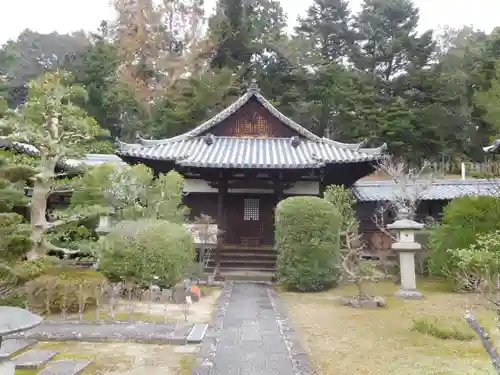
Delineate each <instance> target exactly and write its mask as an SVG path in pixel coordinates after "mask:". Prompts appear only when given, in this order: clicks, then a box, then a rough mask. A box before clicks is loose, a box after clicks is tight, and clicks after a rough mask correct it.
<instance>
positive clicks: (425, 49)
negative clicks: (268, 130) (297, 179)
mask: <svg viewBox="0 0 500 375" xmlns="http://www.w3.org/2000/svg"><path fill="white" fill-rule="evenodd" d="M132 3H133V4H132ZM153 3H154V2H153V1H152V0H137V1H135V2H129V1H128V2H127V1H123V0H116V1H115V4H114V6H115V10H116V14H117V16H116V19H112V20H106V21H103V22H102V25H101V28H100V30H99V32H98V33H94V34H86V33H84V32H77V33H74V34H72V35H61V34H56V33H53V34H48V35H43V34H39V33H36V32H33V31H31V30H25V31H24V32H23V33H21V35H19V37H18V39H17V40H11V41H9V42H7V43H6V44H5V45H4V46H3V47H2V48H1V49H0V78H1V81H0V95H1V96H3V97H4V98H5V99H6V101H7V103H8V105H9V106H10V107H12V108H15V107H17V106H19V105H21V104H22V103H24V102H25V101H26V96H27V91H28V90H27V83H28V82H29V81H31V80H33V79H35V78H37V77H39V76H41V75H42V74H43V73H45V72H46V71H47V70H49V71H50V70H56V69H64V70H66V71H69V72H70V73H72V74H71V77H72V78H71V79H72V81H73V82H71V84H76V85H79V86H82V87H84V88H85V90H86V92H87V99H86V100H85V101H83V100H82V102H81V103H79V105H80V106H81V107H82V108H83V109H85V110H86V111H87V112H88V113H89V115H91V116H92V117H94V118H95V119H96V120H97V122H98V123H99V124H100V126H101V127H102V128H104V129H106V130H109V131H110V133H111V136H112V138H115V137H119V138H121V139H122V140H126V141H127V140H128V141H131V140H133V139H134V138H135V135H136V133H137V132H139V133H140V134H141V135H142V136H143V137H148V138H149V137H154V138H164V137H171V136H174V135H177V134H179V133H183V132H185V131H187V130H189V129H191V128H193V127H195V126H197V125H198V124H199V123H200V122H202V121H203V120H205V119H207V118H208V117H210V116H212V115H214V114H216V113H217V112H218V111H220V110H221V109H223V108H224V107H225V106H227V105H228V104H230V103H231V102H232V101H233V100H234V99H235V98H236V97H238V96H239V95H240V94H242V92H243V91H244V90H246V87H247V86H248V84H249V82H250V80H251V79H253V78H255V79H256V80H257V81H258V84H259V87H260V89H261V91H262V93H263V95H264V96H265V97H266V98H268V99H269V100H271V101H272V102H273V104H275V105H276V106H277V107H278V108H279V109H280V110H281V111H282V112H283V113H285V114H286V115H288V116H290V117H291V118H293V119H294V120H295V121H296V122H298V123H300V124H301V125H303V126H305V127H306V128H308V129H310V130H312V131H313V132H314V133H316V134H318V135H326V136H328V137H330V138H333V139H336V140H340V141H347V142H353V141H359V140H362V139H367V140H368V141H369V143H370V144H372V145H380V144H381V143H383V142H387V144H388V146H389V150H390V152H391V153H393V154H394V155H396V156H401V157H404V158H406V159H407V160H408V161H410V162H414V163H420V162H421V161H422V160H423V159H424V158H425V159H430V160H431V161H455V160H463V159H466V160H471V161H481V160H483V159H484V153H483V152H482V149H481V147H482V146H485V145H486V144H488V143H489V142H491V140H492V138H494V137H495V136H497V135H498V134H499V133H500V131H499V126H500V106H498V103H499V102H500V81H499V79H500V28H498V29H496V30H494V31H493V32H492V33H491V34H485V33H483V32H480V31H476V30H473V29H471V28H468V27H464V28H463V29H461V30H451V29H445V30H428V31H426V32H424V33H419V32H417V28H418V24H419V10H418V9H417V8H416V6H415V5H414V4H413V2H412V1H411V0H392V1H383V0H365V1H364V4H363V6H362V9H361V11H360V12H359V13H355V14H354V13H352V12H351V11H350V9H349V6H348V2H347V1H344V0H315V2H314V4H313V5H312V6H311V7H310V8H309V9H308V11H307V13H306V14H303V15H302V16H301V17H300V19H299V22H298V27H296V29H295V30H294V32H293V34H290V33H289V32H288V30H289V29H288V28H287V19H286V14H284V12H283V9H282V8H281V6H280V4H279V2H278V1H275V0H259V1H248V0H219V1H218V5H217V11H216V12H215V15H213V16H210V17H207V15H205V14H204V11H203V9H204V6H203V0H163V1H162V2H161V5H153ZM108 146H109V147H103V148H102V149H101V150H98V151H101V152H111V146H112V145H111V143H109V144H108Z"/></svg>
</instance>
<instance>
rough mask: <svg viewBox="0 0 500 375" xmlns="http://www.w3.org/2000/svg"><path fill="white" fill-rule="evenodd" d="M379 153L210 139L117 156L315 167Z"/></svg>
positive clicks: (194, 163) (189, 163)
mask: <svg viewBox="0 0 500 375" xmlns="http://www.w3.org/2000/svg"><path fill="white" fill-rule="evenodd" d="M381 152H382V150H381V149H380V150H378V152H377V151H376V150H374V149H362V148H360V149H351V148H340V147H337V146H336V145H335V144H332V143H329V142H324V141H322V140H319V141H310V140H303V141H300V142H299V143H298V144H297V143H295V142H293V139H292V138H240V137H215V136H211V137H210V141H209V142H208V141H207V139H205V137H196V138H192V139H180V140H176V141H171V142H168V143H163V144H156V145H152V146H149V147H141V148H138V147H136V148H129V149H122V150H121V151H119V153H118V155H120V156H129V157H140V158H146V159H153V160H170V161H174V162H176V163H177V164H178V165H180V166H186V167H201V168H264V169H293V168H318V167H322V166H324V165H325V164H328V163H352V162H366V161H374V160H377V159H378V158H379V156H380V154H381Z"/></svg>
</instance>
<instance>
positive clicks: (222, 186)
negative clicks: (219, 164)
mask: <svg viewBox="0 0 500 375" xmlns="http://www.w3.org/2000/svg"><path fill="white" fill-rule="evenodd" d="M226 195H227V181H219V184H218V193H217V227H218V229H219V232H218V234H217V249H216V251H215V267H216V268H215V280H216V281H221V280H223V279H224V278H223V277H222V275H221V274H220V256H221V251H222V248H223V247H224V237H225V230H226V217H225V215H224V211H225V210H224V208H225V202H224V201H225V198H226Z"/></svg>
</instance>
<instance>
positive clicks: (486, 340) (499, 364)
mask: <svg viewBox="0 0 500 375" xmlns="http://www.w3.org/2000/svg"><path fill="white" fill-rule="evenodd" d="M465 320H466V321H467V323H469V326H470V327H471V328H472V329H473V330H474V332H476V333H477V335H478V336H479V338H480V340H481V343H482V344H483V347H484V349H485V350H486V352H487V353H488V355H489V356H490V359H491V362H492V363H493V367H494V368H495V371H496V373H497V374H500V356H499V355H498V351H497V348H496V347H495V344H494V343H493V340H492V339H491V336H490V335H489V333H488V332H487V331H486V330H485V329H484V328H483V327H482V326H481V324H479V322H478V321H477V319H476V317H475V316H474V315H473V314H472V313H471V311H470V310H469V309H467V311H466V313H465Z"/></svg>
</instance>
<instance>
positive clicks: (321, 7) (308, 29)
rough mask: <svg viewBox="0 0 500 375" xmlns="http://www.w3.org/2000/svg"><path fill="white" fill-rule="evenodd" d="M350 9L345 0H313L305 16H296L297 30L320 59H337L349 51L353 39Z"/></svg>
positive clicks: (325, 60) (326, 60)
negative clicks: (297, 18)
mask: <svg viewBox="0 0 500 375" xmlns="http://www.w3.org/2000/svg"><path fill="white" fill-rule="evenodd" d="M350 19H351V12H350V10H349V2H348V1H346V0H314V3H313V4H312V5H311V6H310V7H309V9H308V10H307V16H306V17H304V18H299V27H297V28H296V32H297V34H298V35H299V36H300V37H302V38H303V39H305V40H307V41H309V43H311V45H312V48H313V51H314V53H315V54H317V57H319V58H320V59H321V60H322V61H323V62H328V61H338V60H339V59H342V58H344V57H346V56H347V55H348V52H349V51H350V50H351V48H352V44H353V43H354V35H355V34H354V32H353V30H352V28H351V26H350Z"/></svg>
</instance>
